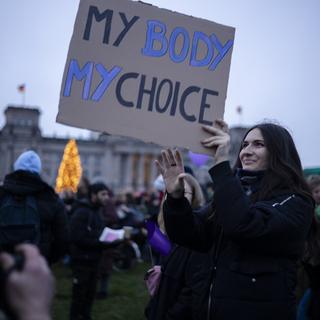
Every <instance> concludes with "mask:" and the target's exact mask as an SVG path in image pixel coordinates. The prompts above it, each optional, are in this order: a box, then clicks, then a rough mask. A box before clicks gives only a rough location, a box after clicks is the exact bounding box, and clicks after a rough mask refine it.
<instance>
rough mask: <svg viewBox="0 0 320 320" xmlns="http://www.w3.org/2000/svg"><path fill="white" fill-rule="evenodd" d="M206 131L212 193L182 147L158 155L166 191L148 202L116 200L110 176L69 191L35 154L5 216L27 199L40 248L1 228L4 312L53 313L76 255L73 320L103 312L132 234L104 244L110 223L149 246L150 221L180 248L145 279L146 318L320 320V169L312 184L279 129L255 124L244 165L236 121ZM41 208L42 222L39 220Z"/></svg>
mask: <svg viewBox="0 0 320 320" xmlns="http://www.w3.org/2000/svg"><path fill="white" fill-rule="evenodd" d="M203 130H204V132H205V133H206V135H207V137H206V138H205V139H203V140H202V141H199V144H201V145H202V146H203V147H204V148H207V150H208V152H209V153H210V154H211V156H212V157H213V159H214V165H213V167H212V168H211V169H210V170H209V174H210V176H211V178H212V188H213V195H212V197H210V198H209V199H208V198H206V197H205V196H204V193H203V190H202V188H201V186H200V185H199V183H198V181H197V180H196V178H195V177H194V175H193V173H192V171H190V168H187V167H185V166H184V163H183V158H182V156H181V153H180V152H179V151H178V150H176V149H175V150H172V149H166V150H163V151H162V152H161V156H160V158H159V161H156V165H157V167H158V170H159V173H160V177H159V178H158V179H157V181H156V182H155V185H157V186H160V188H158V194H157V195H156V196H155V195H150V194H148V193H145V194H140V195H139V197H137V196H136V195H135V194H121V195H119V196H118V195H114V194H113V192H112V190H110V188H108V186H107V185H106V184H105V183H103V182H98V183H93V184H90V183H89V181H88V180H87V179H85V178H82V180H81V182H80V184H79V188H78V192H77V194H72V193H70V192H69V191H67V192H65V193H64V194H63V195H61V196H62V198H60V197H59V196H58V195H56V194H55V192H54V190H53V189H52V188H51V187H50V186H48V185H47V184H46V183H45V182H44V181H42V180H41V178H40V173H41V161H40V159H39V157H38V155H37V154H36V153H35V152H33V151H28V152H25V153H23V154H22V155H21V156H20V157H19V158H18V159H17V160H16V162H15V164H14V171H13V172H12V173H10V174H8V175H7V176H6V178H5V181H4V183H3V186H1V188H0V222H1V221H2V215H3V214H4V213H5V211H8V210H9V211H10V212H14V213H15V215H14V216H17V215H18V213H19V210H18V209H17V207H18V203H19V201H20V203H21V202H23V203H24V209H25V212H27V215H28V216H30V220H29V223H27V224H26V223H25V225H22V224H21V225H20V226H19V227H20V229H19V230H23V231H24V236H26V235H28V236H29V237H30V239H32V241H29V242H31V243H32V244H22V245H21V244H19V242H21V241H20V240H21V239H20V238H17V237H16V236H15V237H11V235H12V234H13V233H12V232H13V231H12V230H13V229H12V228H9V227H10V225H9V227H8V228H3V226H4V225H5V224H3V223H1V229H2V228H3V230H0V245H1V249H2V253H1V255H0V264H1V268H2V276H1V277H2V279H3V280H2V281H3V288H4V289H3V290H4V294H3V303H2V309H3V310H4V311H6V312H7V314H8V315H9V316H10V315H13V316H14V317H16V318H17V319H23V320H25V319H50V318H51V317H50V305H51V302H52V298H53V295H54V279H53V276H52V273H51V271H50V265H51V264H53V263H55V262H56V261H59V260H60V259H62V258H63V257H64V258H65V257H66V255H67V257H69V259H70V266H71V269H72V301H71V307H70V320H80V319H86V320H89V319H91V308H92V305H93V303H94V299H95V298H106V297H107V296H108V293H109V292H108V284H109V279H110V275H111V269H112V268H111V266H112V263H113V262H112V259H113V258H114V256H115V251H117V250H118V248H119V247H120V246H122V245H123V244H124V243H125V242H126V241H128V239H123V240H115V241H113V242H103V241H101V240H100V239H99V238H100V235H101V233H102V230H103V229H104V227H105V226H110V227H112V228H121V227H123V226H126V225H129V226H133V227H135V228H136V229H137V230H138V231H137V232H136V233H134V232H132V234H131V236H132V237H133V236H134V235H135V236H136V239H135V240H136V243H137V246H138V248H139V249H140V250H141V251H142V252H143V251H144V248H145V247H147V244H146V241H145V240H146V230H145V229H144V220H145V218H146V217H148V218H149V219H151V220H152V221H153V222H154V223H155V224H156V225H157V227H158V228H159V232H161V234H162V235H163V236H164V237H165V238H166V239H167V241H169V242H170V244H171V245H170V248H171V249H170V251H169V252H168V253H166V254H163V253H162V252H161V251H159V250H158V251H156V250H155V248H154V249H153V251H152V256H153V259H152V261H153V262H154V263H155V264H156V265H155V266H153V268H151V269H150V270H149V271H148V272H147V273H146V279H145V281H146V282H147V283H148V284H149V286H148V288H152V290H150V300H149V302H148V303H147V305H146V308H145V313H144V316H143V315H142V316H141V317H145V318H146V319H148V320H161V319H163V320H165V319H168V320H169V319H170V320H174V319H175V320H178V319H181V320H182V319H183V320H185V319H187V320H189V319H190V320H197V319H199V320H205V319H206V320H229V319H234V318H237V319H240V320H241V319H243V320H264V319H265V320H269V319H273V320H284V319H287V320H296V319H298V320H302V319H304V320H315V319H320V305H319V298H320V281H319V279H320V277H319V276H318V274H319V271H318V270H320V233H319V223H320V209H319V208H320V206H319V205H320V176H310V177H308V179H305V177H304V175H303V170H302V165H301V162H300V158H299V154H298V152H297V150H296V147H295V144H294V141H293V139H292V137H291V135H290V133H289V132H288V130H287V129H285V128H284V127H282V126H280V125H278V124H274V123H262V124H259V125H256V126H254V127H252V128H250V129H249V130H248V131H247V133H246V134H245V136H244V138H243V141H242V143H241V146H240V150H239V154H238V158H237V161H236V163H235V165H234V167H233V168H231V164H230V159H229V150H230V135H229V132H228V126H227V124H226V123H225V122H224V121H222V120H217V121H216V122H215V123H214V125H213V126H203ZM34 203H36V206H34ZM35 212H36V213H37V212H38V213H39V219H40V223H37V221H36V219H33V220H32V213H33V214H34V213H35ZM4 219H7V221H9V220H10V219H9V218H8V217H6V218H4ZM9 222H10V223H11V224H15V225H17V223H16V221H15V219H14V218H13V219H11V221H9ZM30 225H31V226H32V228H30ZM37 234H38V236H37ZM12 239H13V240H15V244H17V245H15V246H13V245H12ZM9 240H10V241H9ZM159 241H160V240H159ZM68 261H69V260H68ZM37 283H41V286H37ZM150 284H151V285H150Z"/></svg>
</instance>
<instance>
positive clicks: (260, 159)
mask: <svg viewBox="0 0 320 320" xmlns="http://www.w3.org/2000/svg"><path fill="white" fill-rule="evenodd" d="M239 158H240V161H241V164H242V168H243V169H245V170H250V171H257V170H265V169H267V167H268V150H267V148H266V146H265V143H264V139H263V136H262V133H261V131H260V129H258V128H255V129H253V130H251V131H250V132H249V133H248V134H247V136H246V137H245V139H244V141H243V143H242V149H241V151H240V154H239Z"/></svg>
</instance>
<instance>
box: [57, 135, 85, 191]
mask: <svg viewBox="0 0 320 320" xmlns="http://www.w3.org/2000/svg"><path fill="white" fill-rule="evenodd" d="M81 174H82V167H81V161H80V156H79V152H78V147H77V143H76V141H75V140H74V139H71V140H69V142H68V143H67V145H66V147H65V149H64V153H63V158H62V161H61V164H60V167H59V173H58V177H57V180H56V191H57V192H62V191H63V190H72V191H73V192H76V191H77V188H78V184H79V181H80V178H81Z"/></svg>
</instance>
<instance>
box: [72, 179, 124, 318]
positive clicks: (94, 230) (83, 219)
mask: <svg viewBox="0 0 320 320" xmlns="http://www.w3.org/2000/svg"><path fill="white" fill-rule="evenodd" d="M108 190H109V189H108V187H107V186H106V185H105V184H104V183H103V182H97V183H94V184H91V185H90V186H89V198H88V199H82V200H81V201H78V202H77V204H76V207H75V208H74V212H73V214H72V217H71V220H70V254H71V268H72V274H73V276H72V277H73V286H72V298H71V306H70V318H69V319H70V320H80V319H91V309H92V306H93V302H94V298H95V293H96V286H97V280H98V267H99V262H100V259H101V257H102V253H103V250H104V249H107V248H113V247H115V246H117V245H118V244H119V241H117V240H116V241H113V242H112V243H107V242H102V241H100V240H99V238H100V235H101V233H102V231H103V228H104V223H103V221H102V219H101V215H100V211H101V210H102V208H103V207H104V206H105V205H106V203H107V201H108V199H109V192H108Z"/></svg>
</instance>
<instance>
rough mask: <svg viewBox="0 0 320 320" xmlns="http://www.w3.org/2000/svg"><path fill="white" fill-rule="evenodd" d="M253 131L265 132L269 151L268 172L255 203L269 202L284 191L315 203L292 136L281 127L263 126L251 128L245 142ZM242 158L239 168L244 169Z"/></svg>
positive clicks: (238, 161)
mask: <svg viewBox="0 0 320 320" xmlns="http://www.w3.org/2000/svg"><path fill="white" fill-rule="evenodd" d="M253 129H259V130H260V131H261V134H262V136H263V139H264V143H265V146H266V148H267V150H268V168H267V170H266V174H265V175H264V177H263V179H262V181H261V188H260V190H258V191H257V192H256V194H255V196H254V199H253V200H254V201H258V200H263V199H268V198H270V197H272V195H274V194H276V193H279V192H281V191H284V192H285V191H290V192H293V193H296V194H300V195H302V196H304V197H306V198H307V199H310V201H312V195H311V193H310V190H309V187H308V185H307V183H306V181H305V179H304V176H303V170H302V166H301V161H300V157H299V154H298V152H297V149H296V146H295V144H294V142H293V139H292V137H291V135H290V133H289V132H288V131H287V130H286V129H285V128H284V127H282V126H280V125H277V124H274V123H262V124H258V125H255V126H254V127H252V128H250V129H249V130H248V131H247V133H246V134H245V136H244V138H243V141H244V139H245V138H246V136H247V135H248V133H249V132H250V131H252V130H253ZM241 148H242V145H241ZM241 148H240V151H241ZM240 151H239V154H240ZM239 154H238V159H237V161H236V164H235V168H242V165H241V161H240V158H239Z"/></svg>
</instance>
